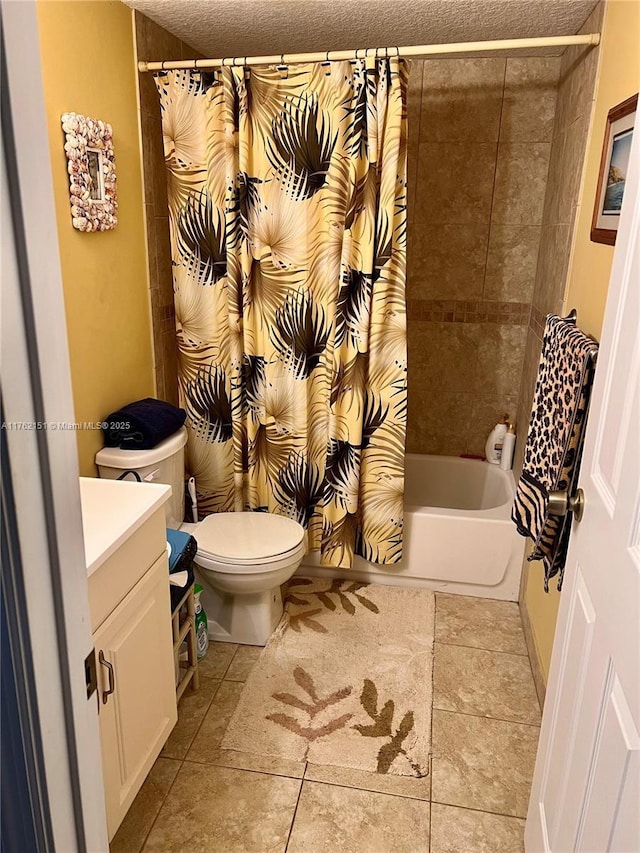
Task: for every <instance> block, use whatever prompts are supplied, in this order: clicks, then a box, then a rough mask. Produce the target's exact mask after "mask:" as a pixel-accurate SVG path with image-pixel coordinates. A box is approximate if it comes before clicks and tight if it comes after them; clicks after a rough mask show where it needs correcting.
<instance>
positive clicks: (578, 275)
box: [565, 0, 640, 337]
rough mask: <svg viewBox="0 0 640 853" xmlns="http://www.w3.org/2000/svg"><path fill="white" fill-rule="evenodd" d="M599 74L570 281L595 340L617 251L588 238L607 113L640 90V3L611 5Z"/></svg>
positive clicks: (612, 1) (569, 303)
mask: <svg viewBox="0 0 640 853" xmlns="http://www.w3.org/2000/svg"><path fill="white" fill-rule="evenodd" d="M600 50H601V59H600V75H599V79H598V81H597V83H596V99H595V105H594V113H593V121H592V124H591V136H590V139H589V142H588V145H587V153H586V159H585V167H584V177H583V185H582V197H581V201H580V205H579V207H578V219H577V225H576V234H575V238H574V248H573V258H572V262H571V267H570V269H569V276H568V280H567V286H568V290H567V296H566V301H565V305H566V307H567V308H574V307H575V308H577V310H578V317H579V320H580V327H581V328H582V329H584V331H585V332H589V333H590V334H592V335H595V336H596V337H599V336H600V332H601V330H602V319H603V316H604V307H605V302H606V300H607V289H608V286H609V275H610V273H611V261H612V259H613V246H605V245H604V244H603V243H592V242H591V240H590V239H589V232H590V230H591V216H592V213H593V203H594V198H595V195H596V186H597V182H598V171H599V168H600V156H601V153H602V142H603V139H604V132H605V127H606V121H607V113H608V112H609V110H610V109H611V107H614V106H615V105H616V104H619V103H620V102H621V101H624V100H625V99H626V98H629V97H630V96H631V95H635V94H636V93H637V92H638V89H639V88H640V2H638V0H607V3H606V5H605V15H604V25H603V40H602V45H601V48H600Z"/></svg>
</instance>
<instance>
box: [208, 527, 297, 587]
mask: <svg viewBox="0 0 640 853" xmlns="http://www.w3.org/2000/svg"><path fill="white" fill-rule="evenodd" d="M193 535H194V536H195V538H196V541H197V543H198V554H197V559H198V561H199V562H200V563H201V564H202V565H204V566H205V567H207V564H210V567H211V568H212V569H215V571H218V572H227V573H233V574H254V573H256V572H263V571H264V570H265V567H266V566H270V567H273V568H274V569H275V568H276V564H280V563H288V562H291V561H292V560H294V559H296V558H297V557H298V556H301V555H302V554H303V553H304V550H305V548H304V528H303V527H302V526H301V525H300V524H298V522H297V521H293V520H292V519H290V518H285V517H284V516H281V515H272V514H270V513H266V512H221V513H214V514H213V515H209V516H207V518H205V519H204V520H203V521H201V522H200V523H199V524H198V525H197V527H196V528H195V530H194V531H193ZM301 552H302V553H301Z"/></svg>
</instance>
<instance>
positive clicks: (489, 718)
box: [433, 706, 541, 729]
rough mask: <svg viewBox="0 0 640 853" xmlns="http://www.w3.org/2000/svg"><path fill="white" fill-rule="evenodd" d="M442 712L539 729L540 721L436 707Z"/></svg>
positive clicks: (435, 709)
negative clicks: (523, 721)
mask: <svg viewBox="0 0 640 853" xmlns="http://www.w3.org/2000/svg"><path fill="white" fill-rule="evenodd" d="M433 710H434V711H440V713H442V714H459V715H460V716H462V717H475V718H476V719H477V720H492V721H493V722H494V723H511V724H512V725H514V726H528V727H529V728H530V729H540V726H541V723H521V722H520V721H519V720H505V719H504V717H487V716H486V715H484V714H471V713H470V712H469V711H452V710H451V709H450V708H436V707H435V706H434V708H433Z"/></svg>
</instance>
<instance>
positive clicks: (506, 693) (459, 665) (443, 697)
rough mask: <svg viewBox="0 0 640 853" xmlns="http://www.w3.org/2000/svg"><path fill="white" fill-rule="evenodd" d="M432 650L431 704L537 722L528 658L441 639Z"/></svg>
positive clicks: (497, 716) (444, 708)
mask: <svg viewBox="0 0 640 853" xmlns="http://www.w3.org/2000/svg"><path fill="white" fill-rule="evenodd" d="M434 650H435V659H434V671H433V707H434V708H440V709H441V710H444V711H461V712H462V713H465V714H478V715H480V716H481V717H493V718H495V719H498V720H511V721H512V722H515V723H529V724H531V725H540V706H539V705H538V697H537V695H536V690H535V685H534V683H533V675H532V674H531V667H530V666H529V659H528V658H526V657H524V656H523V655H511V654H505V653H504V652H488V651H485V650H484V649H470V648H468V647H466V646H449V645H444V644H442V643H436V644H435V648H434Z"/></svg>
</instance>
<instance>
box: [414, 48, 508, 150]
mask: <svg viewBox="0 0 640 853" xmlns="http://www.w3.org/2000/svg"><path fill="white" fill-rule="evenodd" d="M505 65H506V61H505V60H504V59H436V60H426V61H425V63H424V81H423V87H424V88H423V94H422V119H421V124H420V141H421V142H462V141H469V142H496V141H497V139H498V134H499V130H500V111H501V107H502V92H503V87H504V73H505Z"/></svg>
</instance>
